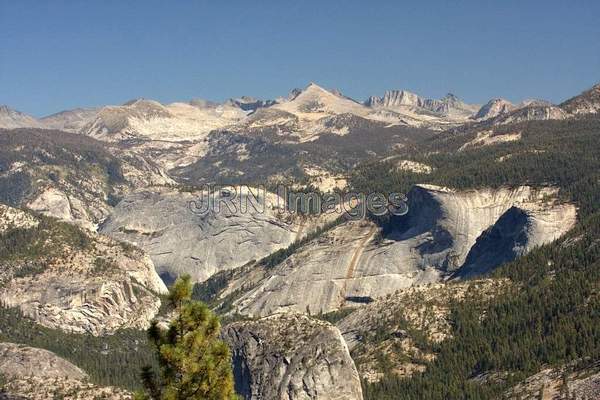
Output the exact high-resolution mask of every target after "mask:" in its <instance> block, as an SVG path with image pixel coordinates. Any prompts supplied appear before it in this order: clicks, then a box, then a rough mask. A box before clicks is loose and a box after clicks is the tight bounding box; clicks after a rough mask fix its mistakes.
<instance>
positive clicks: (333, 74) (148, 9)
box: [0, 0, 600, 116]
mask: <svg viewBox="0 0 600 400" xmlns="http://www.w3.org/2000/svg"><path fill="white" fill-rule="evenodd" d="M220 3H223V4H220ZM570 3H572V4H570ZM598 21H600V2H598V1H575V2H567V1H539V2H538V1H502V2H498V1H489V2H488V1H473V2H471V1H448V2H442V1H440V2H437V1H428V2H424V4H423V5H418V4H417V2H413V1H411V2H408V1H406V2H401V1H373V2H369V3H367V2H365V1H341V0H340V1H335V2H334V1H321V2H316V1H314V2H313V1H259V2H250V1H222V2H217V1H210V2H209V1H192V0H189V1H183V0H182V1H169V2H167V1H164V2H163V1H160V2H159V1H148V0H146V1H133V0H132V1H111V0H109V1H99V0H98V1H94V2H92V1H60V0H55V1H47V2H39V1H27V0H12V1H9V0H0V104H8V105H10V106H12V107H14V108H16V109H19V110H21V111H24V112H27V113H31V114H33V115H36V116H41V115H46V114H50V113H53V112H57V111H60V110H64V109H68V108H73V107H77V106H97V105H103V104H118V103H122V102H125V101H127V100H129V99H132V98H137V97H146V98H153V99H157V100H159V101H161V102H171V101H176V100H188V99H191V98H205V99H211V100H219V101H220V100H224V99H226V98H228V97H235V96H241V95H252V96H255V97H260V98H274V97H277V96H281V95H285V94H287V92H288V91H289V90H290V89H292V88H294V87H303V86H305V85H306V84H308V83H309V82H310V81H315V82H317V83H319V84H320V85H322V86H324V87H330V88H331V87H334V88H338V89H340V90H341V91H342V92H343V93H345V94H346V95H348V96H351V97H354V98H356V99H360V100H362V99H364V98H366V97H368V96H369V95H371V94H381V93H382V92H383V91H384V90H386V89H408V90H412V91H414V92H417V93H419V94H422V95H424V96H429V97H441V96H443V95H444V94H446V93H447V92H452V93H455V94H456V95H458V96H459V97H461V98H464V99H465V100H467V101H469V102H479V103H482V102H485V101H487V100H488V99H489V98H491V97H505V98H508V99H510V100H513V101H519V100H522V99H524V98H534V97H535V98H545V99H549V100H551V101H555V102H559V101H561V100H564V99H565V98H567V97H570V96H572V95H574V94H577V93H579V92H580V91H582V90H584V89H586V88H588V87H590V86H591V85H593V84H594V83H597V82H599V81H600V23H599V22H598Z"/></svg>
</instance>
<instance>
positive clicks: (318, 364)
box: [222, 314, 362, 400]
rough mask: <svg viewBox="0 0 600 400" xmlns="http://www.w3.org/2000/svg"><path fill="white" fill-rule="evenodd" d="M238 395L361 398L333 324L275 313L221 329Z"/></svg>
mask: <svg viewBox="0 0 600 400" xmlns="http://www.w3.org/2000/svg"><path fill="white" fill-rule="evenodd" d="M222 335H223V339H224V340H225V341H226V342H227V343H228V344H229V346H230V347H231V350H232V353H233V366H234V376H235V383H236V391H237V392H238V393H239V394H240V395H241V396H242V397H243V398H244V399H246V400H259V399H273V400H300V399H302V400H308V399H314V400H317V399H322V400H325V399H327V400H360V399H362V391H361V385H360V379H359V376H358V372H357V371H356V368H355V366H354V362H353V361H352V358H351V357H350V354H349V353H348V348H347V347H346V344H345V342H344V339H343V338H342V335H341V334H340V331H339V330H338V329H337V328H336V327H334V326H333V325H331V324H329V323H327V322H324V321H319V320H315V319H312V318H310V317H308V316H305V315H298V314H278V315H273V316H270V317H266V318H263V319H260V320H257V321H243V322H235V323H232V324H230V325H227V326H225V327H224V329H223V333H222Z"/></svg>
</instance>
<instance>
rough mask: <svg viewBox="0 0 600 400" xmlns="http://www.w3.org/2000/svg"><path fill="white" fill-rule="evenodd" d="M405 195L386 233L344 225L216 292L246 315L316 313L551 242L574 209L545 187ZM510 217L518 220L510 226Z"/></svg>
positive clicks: (483, 267) (485, 266) (472, 270)
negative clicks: (403, 208)
mask: <svg viewBox="0 0 600 400" xmlns="http://www.w3.org/2000/svg"><path fill="white" fill-rule="evenodd" d="M408 199H409V213H408V214H407V215H406V216H403V217H401V218H399V219H397V220H394V222H392V224H391V226H390V229H389V233H387V234H386V235H384V236H383V235H382V234H381V233H380V231H379V228H378V227H376V226H375V225H374V224H372V223H370V222H366V221H362V222H347V223H344V224H342V225H339V226H337V227H335V228H334V229H332V230H330V231H328V232H326V233H325V234H323V235H322V236H321V237H319V238H318V239H315V240H313V241H311V242H309V243H307V244H305V245H304V246H302V247H301V248H300V249H298V250H297V251H296V252H295V253H294V254H292V255H291V256H290V257H288V258H287V259H285V260H284V261H283V262H281V263H280V264H278V265H276V266H274V267H272V268H265V267H263V266H261V265H257V266H255V267H254V268H247V269H244V270H243V271H240V273H238V274H234V275H233V277H231V279H230V280H229V281H228V283H227V285H226V288H225V289H224V290H223V291H222V293H221V294H220V296H222V297H223V298H224V297H227V296H228V297H227V298H228V301H229V302H230V304H232V306H233V309H234V310H235V311H236V312H239V313H241V314H245V315H250V316H264V315H269V314H271V313H274V312H285V311H297V312H310V313H313V314H316V313H326V312H329V311H333V310H336V309H340V308H343V307H348V306H356V305H361V304H364V303H368V302H370V301H372V300H373V299H376V298H380V297H383V296H385V295H387V294H390V293H394V292H395V291H396V290H398V289H403V288H407V287H410V286H415V285H421V284H427V283H435V282H439V281H440V280H443V279H448V278H450V277H452V276H460V275H461V272H462V273H464V274H465V275H468V276H473V275H479V274H483V273H486V272H488V271H490V270H491V269H493V268H494V267H496V266H498V265H499V264H500V263H502V262H505V261H510V260H513V259H514V258H515V257H517V256H519V255H522V254H525V253H526V252H528V251H529V250H531V249H532V248H533V247H535V246H538V245H541V244H543V243H548V242H550V241H552V240H554V239H557V238H558V237H560V236H561V235H562V234H564V233H566V232H567V231H568V230H569V229H570V228H571V227H572V226H573V225H574V224H575V220H576V209H575V207H574V206H573V205H571V204H562V203H560V202H559V201H558V200H557V191H556V190H555V189H552V188H544V189H534V188H532V187H528V186H522V187H517V188H499V189H481V190H466V191H458V190H451V189H447V188H441V187H436V186H430V185H421V186H417V187H415V188H414V189H413V190H411V191H410V192H409V194H408ZM515 215H518V217H515ZM513 220H518V221H516V222H519V224H518V225H515V226H512V225H511V229H512V230H510V229H508V225H510V224H511V223H512V222H511V221H513ZM513 222H514V221H513ZM497 232H501V233H497ZM499 236H500V237H502V240H500V241H499V242H497V243H494V244H493V243H492V242H491V241H490V238H498V237H499ZM463 268H464V270H463Z"/></svg>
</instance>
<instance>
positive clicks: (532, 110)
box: [485, 103, 568, 125]
mask: <svg viewBox="0 0 600 400" xmlns="http://www.w3.org/2000/svg"><path fill="white" fill-rule="evenodd" d="M567 117H568V114H567V113H566V112H565V111H563V109H561V108H559V107H556V106H553V105H550V104H535V103H534V104H531V105H527V106H525V107H520V108H517V109H515V110H513V111H510V112H508V113H501V114H499V115H497V116H496V117H493V118H489V119H487V120H485V123H486V124H491V125H505V124H512V123H518V122H525V121H544V120H549V119H565V118H567Z"/></svg>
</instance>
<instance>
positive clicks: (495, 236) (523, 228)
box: [458, 207, 530, 278]
mask: <svg viewBox="0 0 600 400" xmlns="http://www.w3.org/2000/svg"><path fill="white" fill-rule="evenodd" d="M528 225H529V218H528V216H527V213H526V212H524V211H523V210H520V209H518V208H516V207H512V208H510V209H509V210H508V211H507V212H505V213H504V214H503V215H502V216H501V217H500V219H498V221H497V222H496V223H495V224H494V225H493V226H492V227H490V228H489V229H487V230H486V231H485V232H483V233H482V234H481V236H480V237H478V238H477V241H476V242H475V244H474V245H473V247H472V248H471V250H470V251H469V254H468V255H467V259H466V260H465V264H464V265H463V266H462V268H461V269H460V270H459V271H458V276H460V277H463V278H466V277H469V276H474V275H481V274H485V273H488V272H490V271H491V270H492V269H494V267H496V266H498V265H500V264H503V263H505V262H508V261H512V260H514V259H515V258H517V257H519V256H521V255H523V254H524V253H525V251H526V249H527V242H528V241H529V236H530V235H529V234H528V233H529V232H528Z"/></svg>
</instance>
